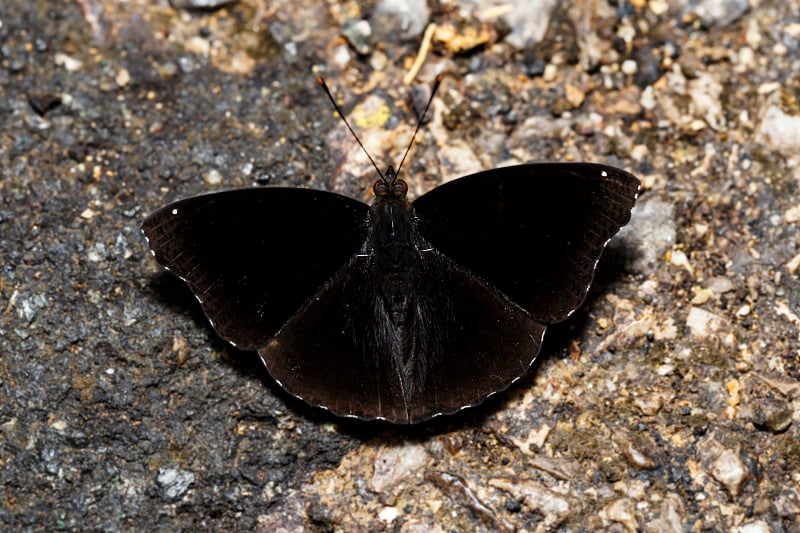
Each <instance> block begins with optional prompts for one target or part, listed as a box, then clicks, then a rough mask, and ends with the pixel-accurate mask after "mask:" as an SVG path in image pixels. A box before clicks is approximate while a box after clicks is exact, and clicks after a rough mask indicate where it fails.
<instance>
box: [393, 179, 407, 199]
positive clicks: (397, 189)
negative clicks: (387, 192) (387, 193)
mask: <svg viewBox="0 0 800 533" xmlns="http://www.w3.org/2000/svg"><path fill="white" fill-rule="evenodd" d="M406 193H408V185H407V184H406V182H405V181H403V180H397V181H395V182H394V183H393V184H392V196H395V197H397V198H400V197H402V196H405V195H406Z"/></svg>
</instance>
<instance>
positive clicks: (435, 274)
mask: <svg viewBox="0 0 800 533" xmlns="http://www.w3.org/2000/svg"><path fill="white" fill-rule="evenodd" d="M380 274H381V273H380V272H378V271H376V269H374V268H373V266H372V265H370V263H369V261H368V260H367V259H366V258H365V257H354V258H353V260H352V261H351V262H350V264H348V265H347V266H346V267H345V268H344V269H342V270H341V271H340V272H338V273H337V274H336V275H335V276H334V277H333V278H332V279H331V280H330V282H329V283H327V284H326V285H325V287H323V289H322V290H320V291H319V292H318V293H317V294H316V295H315V296H314V297H313V298H311V299H309V300H308V301H307V303H306V305H305V306H304V307H303V308H301V309H300V310H299V311H298V312H297V313H296V314H295V315H294V316H293V317H292V319H291V320H289V321H288V322H287V323H286V325H285V326H284V327H283V328H282V329H281V331H280V332H279V333H278V334H277V335H276V336H275V337H274V338H273V339H272V340H270V341H269V342H268V343H267V345H266V346H264V347H262V348H261V349H259V351H258V352H259V354H260V355H261V357H262V359H263V361H264V364H265V365H266V366H267V368H268V370H269V372H270V374H271V375H272V376H273V378H275V379H276V380H277V381H278V382H279V383H280V384H281V385H282V386H283V387H284V388H285V389H286V390H288V391H289V392H290V393H292V394H294V395H295V396H298V397H300V398H302V399H303V400H305V401H306V402H308V403H311V404H313V405H317V406H322V407H325V408H327V409H329V410H330V411H332V412H334V413H336V414H339V415H344V416H353V417H357V418H362V419H376V418H377V419H383V420H388V421H390V422H394V423H401V424H405V423H417V422H421V421H423V420H426V419H428V418H431V417H433V416H436V415H439V414H447V413H454V412H456V411H459V410H461V409H463V408H465V407H468V406H471V405H475V404H477V403H479V402H481V401H483V400H484V399H485V398H486V397H487V396H489V395H491V394H493V393H495V392H497V391H499V390H503V389H505V388H506V387H508V386H509V385H510V384H511V383H512V382H514V381H515V380H516V379H518V378H519V377H520V376H522V375H523V374H524V373H525V372H526V371H527V370H528V368H529V367H530V365H531V363H532V362H533V360H534V358H535V357H536V355H537V353H538V352H539V348H540V345H541V340H542V336H543V334H544V330H545V326H544V325H543V324H540V323H537V322H536V321H535V320H534V319H532V318H531V317H530V316H529V315H528V314H527V313H526V312H525V311H523V310H522V309H521V308H519V307H518V306H517V305H516V304H514V303H512V302H510V301H509V300H508V299H507V298H506V297H505V296H504V295H503V294H501V293H500V292H499V291H497V290H496V289H494V288H492V287H490V286H488V285H487V284H486V283H484V282H483V281H482V280H480V279H478V278H476V277H475V276H473V275H472V274H470V273H468V272H466V271H464V270H463V269H461V268H460V267H458V266H457V265H455V263H453V262H452V261H450V260H449V259H448V258H446V257H444V256H443V255H441V254H439V253H438V252H436V251H435V250H430V251H427V252H424V253H422V258H421V264H420V265H419V266H418V269H417V270H415V271H414V275H413V281H412V282H410V283H408V284H406V285H405V289H406V290H407V292H406V293H405V295H404V296H405V298H407V299H408V301H409V302H412V304H411V305H409V308H410V309H412V311H411V314H412V315H413V316H411V317H410V318H408V320H407V321H406V322H405V327H404V329H403V334H402V335H401V336H400V337H401V340H399V341H398V342H401V343H402V346H400V347H399V349H398V346H395V345H393V343H391V342H384V343H378V344H376V343H375V342H374V340H375V339H380V338H382V337H384V336H385V335H384V332H385V331H387V330H391V328H392V326H391V324H390V323H389V321H390V318H389V316H388V315H387V313H385V312H384V311H385V309H384V306H383V304H382V302H383V301H384V300H383V299H384V297H385V294H383V293H382V291H381V290H380V287H381V283H380V282H379V281H377V277H379V276H380ZM309 332H313V335H309ZM392 353H397V354H399V357H400V358H401V360H402V363H401V364H399V365H398V364H395V363H394V362H393V360H392ZM399 366H405V367H406V369H405V370H406V371H403V370H402V369H399V368H398V367H399ZM403 380H406V381H411V382H412V383H408V382H406V383H405V384H403V383H402V381H403Z"/></svg>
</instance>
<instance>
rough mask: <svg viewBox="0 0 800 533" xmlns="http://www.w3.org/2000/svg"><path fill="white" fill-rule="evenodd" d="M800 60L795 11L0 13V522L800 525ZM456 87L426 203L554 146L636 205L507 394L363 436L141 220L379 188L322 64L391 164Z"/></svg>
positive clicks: (664, 0)
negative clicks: (286, 388) (198, 296)
mask: <svg viewBox="0 0 800 533" xmlns="http://www.w3.org/2000/svg"><path fill="white" fill-rule="evenodd" d="M175 4H176V5H191V4H192V3H191V2H180V3H179V2H175ZM195 5H196V4H195ZM428 23H435V24H436V25H437V27H436V29H435V31H434V32H433V33H432V34H431V36H432V42H431V47H430V50H429V52H428V53H427V55H425V57H424V61H423V62H422V66H421V68H420V69H419V70H418V71H417V72H416V76H415V77H414V82H413V83H406V82H404V81H403V80H404V77H405V76H406V75H408V73H409V71H410V70H412V68H413V67H412V64H413V62H414V59H415V57H416V56H417V54H418V51H419V50H420V49H421V43H422V42H423V41H424V37H423V34H424V31H425V28H426V25H427V24H428ZM798 58H800V3H799V2H797V1H789V2H786V1H777V0H775V1H769V0H760V1H759V0H750V2H749V3H748V2H747V1H745V0H737V1H727V2H723V1H713V0H651V1H646V0H635V1H630V2H628V1H613V2H610V1H608V2H607V1H604V0H593V1H590V0H586V1H575V2H564V3H560V2H557V1H555V0H536V1H523V0H511V1H509V2H495V3H494V4H492V5H491V6H489V5H487V4H485V3H483V2H471V1H469V0H454V1H452V2H443V1H442V2H428V3H425V2H421V1H419V0H415V1H412V2H392V1H381V2H377V3H372V4H367V3H363V2H344V3H337V2H324V3H323V2H311V1H307V0H295V1H294V2H286V1H277V2H260V1H258V0H240V1H238V2H229V3H225V4H224V5H222V6H219V7H210V8H202V9H195V8H175V7H173V5H171V4H169V3H167V2H166V0H133V1H130V2H111V1H108V0H106V1H103V0H72V1H67V2H45V1H42V0H40V1H38V2H27V1H25V2H23V1H22V0H4V1H3V3H2V6H0V116H2V121H0V258H1V259H0V262H1V265H2V270H1V271H0V528H2V529H3V530H6V531H42V530H48V531H52V530H62V529H63V530H74V531H87V530H89V531H98V530H103V531H155V530H158V531H172V530H198V529H211V530H236V531H253V530H259V531H276V530H277V531H306V530H312V531H359V530H362V531H379V530H392V531H401V532H413V531H515V530H516V531H551V530H563V531H597V530H601V531H639V530H641V531H675V532H679V531H742V532H744V531H747V532H762V531H763V532H779V531H798V530H800V524H799V523H798V522H799V520H800V439H798V437H799V433H800V337H799V335H798V327H800V318H799V317H798V307H800V303H799V302H800V296H798V295H800V292H798V291H799V290H800V289H799V285H798V282H797V269H798V268H800V247H799V246H798V243H799V242H800V240H799V239H798V233H797V229H798V223H800V194H799V193H798V180H800V166H799V163H800V156H798V154H800V135H798V131H800V59H798ZM440 72H443V73H444V74H445V78H444V82H443V86H442V88H441V89H440V92H439V93H438V95H437V97H436V98H435V100H434V114H433V115H434V116H433V120H432V121H431V122H430V123H429V124H428V125H427V126H426V128H425V129H424V130H423V132H422V133H421V135H420V137H419V138H418V140H417V143H416V145H415V147H414V149H413V152H412V154H411V157H410V162H409V163H408V164H407V165H406V166H405V169H404V172H403V175H404V177H405V178H406V179H407V180H408V182H409V185H410V188H411V192H412V193H413V194H414V195H418V194H420V193H422V192H424V191H426V190H429V189H430V188H431V187H433V186H435V185H436V184H438V183H440V182H441V181H442V180H447V179H452V178H455V177H458V176H459V175H463V174H465V173H468V172H472V171H475V170H479V169H482V168H491V167H495V166H498V165H503V164H511V163H517V162H525V161H533V160H572V161H578V160H584V161H595V162H604V163H608V164H612V165H615V166H619V167H622V168H625V169H627V170H629V171H631V172H633V173H635V174H636V175H637V176H639V177H640V178H641V180H642V183H643V192H642V195H641V196H640V198H639V202H638V205H637V207H636V208H635V210H634V214H633V219H632V222H631V224H630V225H629V226H628V227H627V228H626V229H625V230H623V232H622V233H621V234H620V235H619V237H618V238H617V239H615V241H613V242H612V245H611V247H610V249H609V250H608V252H607V253H606V255H605V257H604V260H603V261H602V262H601V265H600V269H599V272H598V276H597V278H596V281H595V285H594V289H593V291H592V292H591V294H590V297H589V299H588V301H587V302H586V304H585V305H584V307H582V308H581V310H580V311H579V312H578V313H576V314H575V315H574V316H573V317H572V318H571V319H570V320H569V321H568V322H567V323H565V324H562V325H559V326H557V327H554V328H550V330H549V331H548V334H547V336H546V341H545V345H544V349H543V350H542V353H541V355H540V356H539V359H538V361H537V363H536V364H535V365H534V368H533V369H532V371H531V372H530V373H529V375H528V376H527V377H526V378H524V379H522V380H521V381H520V382H518V383H517V384H516V385H515V386H514V387H513V388H512V389H511V390H509V391H506V392H504V393H502V394H499V395H496V396H495V397H493V398H491V399H490V400H489V401H487V402H486V403H484V404H483V405H481V406H479V407H477V408H474V409H471V410H468V411H466V412H464V413H463V414H461V415H458V416H454V417H448V418H443V419H440V420H435V421H434V422H432V423H429V424H425V425H423V426H419V427H413V428H396V427H391V426H387V425H382V424H375V423H369V424H368V423H359V422H356V421H348V420H342V419H339V418H336V417H334V416H332V415H329V414H328V413H326V412H324V411H321V410H318V409H314V408H311V407H308V406H306V405H305V404H303V403H302V402H300V401H297V400H295V399H293V398H291V397H289V396H288V395H287V394H285V393H283V392H282V391H281V390H280V389H279V387H278V386H277V385H275V384H274V382H272V380H271V379H270V378H269V376H268V375H267V373H266V371H265V370H264V369H263V368H262V367H261V365H260V362H259V361H258V358H257V357H256V355H255V354H253V353H249V352H240V351H236V350H235V349H233V348H231V347H229V346H227V345H226V344H225V343H224V342H223V341H221V340H220V339H219V338H218V337H216V336H215V334H214V333H213V331H212V330H211V328H210V326H209V325H208V322H207V321H206V320H205V318H204V316H203V314H202V312H201V310H200V309H199V307H198V305H197V303H196V302H195V300H194V298H193V297H192V295H191V294H190V293H189V291H188V290H187V289H186V288H185V286H184V284H183V283H182V282H181V281H180V280H178V279H176V278H174V277H172V276H170V275H168V274H165V273H163V272H162V270H161V269H160V267H159V266H158V265H157V264H156V263H155V261H154V260H153V258H152V256H151V255H150V254H149V253H148V250H147V247H146V243H145V241H144V239H143V238H142V235H141V233H140V231H139V227H140V225H141V222H142V220H143V219H144V217H145V216H147V214H149V213H151V212H153V211H154V210H155V209H157V208H158V207H159V206H161V205H164V204H165V203H168V202H170V201H173V200H176V199H179V198H184V197H187V196H191V195H195V194H198V193H203V192H209V191H214V190H221V189H226V188H235V187H253V186H264V185H267V186H269V185H292V186H300V187H313V188H320V189H326V190H333V191H338V192H341V193H344V194H348V195H350V196H353V197H355V198H358V199H362V200H367V201H368V199H369V187H370V183H371V181H372V180H373V179H374V173H373V171H372V169H371V167H370V166H369V163H368V162H367V161H366V160H365V158H364V156H363V154H362V153H361V152H360V151H359V149H358V147H357V146H356V145H355V143H354V142H353V140H352V138H351V137H350V135H349V133H348V132H347V131H346V129H345V128H344V127H343V125H342V124H341V122H340V121H339V120H338V119H337V118H336V116H335V114H334V113H333V112H332V110H331V106H330V103H329V102H328V101H327V99H326V98H325V96H324V94H323V93H322V92H321V91H320V89H319V87H318V86H317V84H316V81H315V77H316V76H317V75H318V74H321V75H323V76H325V78H326V79H327V81H328V83H329V85H330V86H331V87H332V88H333V91H334V93H335V94H336V96H337V99H338V100H339V101H340V102H341V104H342V106H343V109H344V111H345V113H346V114H348V116H350V117H351V121H352V122H353V126H354V128H355V129H356V130H357V131H358V132H359V134H360V136H361V138H362V139H363V141H364V143H365V144H366V146H367V148H368V149H369V150H370V152H371V153H372V154H373V155H374V156H375V157H376V159H378V161H379V162H381V166H384V165H385V164H388V163H390V162H392V163H395V164H396V163H397V161H399V158H400V157H401V156H402V153H403V151H404V149H405V147H406V145H407V143H408V140H409V137H410V134H411V131H412V130H413V127H414V125H415V120H416V119H415V117H416V114H415V106H418V105H419V104H418V103H419V102H420V101H422V102H424V100H425V98H426V95H427V93H428V88H429V87H430V84H431V82H432V80H433V79H434V78H435V76H436V75H437V74H438V73H440ZM271 230H272V229H271V228H254V231H265V232H266V231H271ZM542 260H543V261H546V260H547V258H546V257H543V258H542ZM737 528H738V529H737Z"/></svg>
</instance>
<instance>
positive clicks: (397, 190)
mask: <svg viewBox="0 0 800 533" xmlns="http://www.w3.org/2000/svg"><path fill="white" fill-rule="evenodd" d="M372 191H373V192H374V193H375V196H377V197H378V198H379V199H390V198H405V197H406V193H408V185H407V184H406V182H405V181H403V180H401V179H398V177H397V173H396V172H395V170H394V167H392V166H391V165H389V168H387V169H386V172H385V173H384V174H383V176H382V177H381V179H379V180H378V181H376V182H375V184H374V185H373V186H372Z"/></svg>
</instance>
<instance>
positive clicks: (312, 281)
mask: <svg viewBox="0 0 800 533" xmlns="http://www.w3.org/2000/svg"><path fill="white" fill-rule="evenodd" d="M368 210H369V206H367V205H366V204H364V203H361V202H358V201H356V200H352V199H350V198H347V197H344V196H341V195H338V194H334V193H328V192H324V191H315V190H308V189H289V188H258V189H242V190H233V191H226V192H220V193H213V194H206V195H201V196H195V197H193V198H189V199H186V200H182V201H179V202H175V203H173V204H170V205H168V206H166V207H164V208H162V209H160V210H159V211H157V212H155V213H154V214H153V215H151V216H150V217H148V218H147V219H146V220H145V222H144V224H143V226H142V230H143V231H144V233H145V236H146V237H147V239H148V242H149V244H150V248H151V249H152V251H153V254H154V255H155V257H156V259H157V260H158V262H159V263H161V264H162V265H164V266H165V267H167V268H168V269H169V270H171V271H172V272H174V273H175V274H177V275H178V276H180V277H181V278H183V279H184V280H186V282H187V283H188V284H189V286H190V288H191V289H192V292H193V293H194V294H195V296H197V299H198V300H199V301H200V303H201V305H202V307H203V310H204V311H205V313H206V315H207V316H208V318H209V320H210V321H211V323H212V325H213V326H214V329H215V330H216V331H217V333H218V334H219V335H220V336H221V337H222V338H224V339H226V340H228V341H230V342H231V343H233V344H234V345H236V346H237V347H239V348H242V349H251V350H253V349H256V348H258V347H260V346H262V345H263V344H265V343H266V342H267V341H268V340H269V339H270V338H271V337H272V336H273V335H274V334H275V332H276V331H277V330H278V328H280V326H281V325H282V324H283V323H284V322H285V321H286V320H287V319H288V318H289V317H290V316H291V315H292V314H293V313H294V312H295V311H296V310H297V309H298V308H299V307H300V306H301V305H302V304H303V302H304V301H305V300H306V299H308V298H309V297H311V296H312V295H313V294H314V293H315V292H316V291H317V290H318V289H319V287H321V286H322V285H323V284H324V283H325V281H326V280H328V279H329V278H330V277H331V276H332V275H333V274H334V273H335V272H336V271H337V270H339V269H340V268H341V267H342V266H343V265H344V264H346V263H347V261H348V259H349V258H350V257H351V256H352V255H353V254H354V253H355V252H356V251H357V250H358V248H359V247H360V246H361V244H362V243H363V241H364V238H365V236H366V232H367V216H368Z"/></svg>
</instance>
